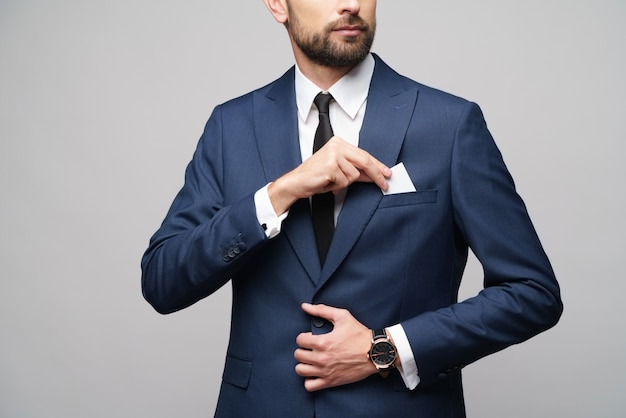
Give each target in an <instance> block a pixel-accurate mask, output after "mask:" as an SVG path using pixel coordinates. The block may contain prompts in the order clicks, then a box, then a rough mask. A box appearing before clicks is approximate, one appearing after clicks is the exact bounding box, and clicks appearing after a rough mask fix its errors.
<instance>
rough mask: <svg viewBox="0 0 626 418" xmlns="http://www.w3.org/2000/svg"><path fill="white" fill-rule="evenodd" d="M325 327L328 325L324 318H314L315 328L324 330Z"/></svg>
mask: <svg viewBox="0 0 626 418" xmlns="http://www.w3.org/2000/svg"><path fill="white" fill-rule="evenodd" d="M324 325H326V321H324V320H323V319H322V318H313V326H314V327H315V328H322V327H323V326H324Z"/></svg>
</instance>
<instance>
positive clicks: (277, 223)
mask: <svg viewBox="0 0 626 418" xmlns="http://www.w3.org/2000/svg"><path fill="white" fill-rule="evenodd" d="M270 184H271V183H268V184H266V185H265V186H264V187H263V188H262V189H259V190H257V192H256V193H255V194H254V206H255V209H256V217H257V220H258V221H259V225H261V227H263V230H264V231H265V235H266V236H267V237H268V238H274V237H275V236H276V235H278V234H279V233H280V228H281V226H282V224H283V220H284V219H285V218H286V217H287V215H288V214H289V211H286V212H285V213H283V214H282V215H280V216H279V215H276V212H274V207H273V206H272V202H271V201H270V195H269V194H268V193H267V188H268V186H269V185H270Z"/></svg>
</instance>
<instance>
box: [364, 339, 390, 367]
mask: <svg viewBox="0 0 626 418" xmlns="http://www.w3.org/2000/svg"><path fill="white" fill-rule="evenodd" d="M370 358H371V359H372V361H373V362H374V364H376V365H378V366H390V365H391V364H393V362H394V360H395V359H396V349H395V347H394V346H393V345H392V344H391V343H390V342H388V341H379V342H377V343H376V344H374V345H373V346H372V349H371V350H370Z"/></svg>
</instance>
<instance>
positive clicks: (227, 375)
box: [222, 356, 252, 389]
mask: <svg viewBox="0 0 626 418" xmlns="http://www.w3.org/2000/svg"><path fill="white" fill-rule="evenodd" d="M251 371H252V362H251V361H248V360H241V359H238V358H235V357H231V356H226V365H225V366H224V374H223V375H222V379H223V380H224V381H225V382H228V383H230V384H231V385H235V386H237V387H240V388H242V389H245V388H247V387H248V382H249V381H250V372H251Z"/></svg>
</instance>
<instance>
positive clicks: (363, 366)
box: [294, 303, 377, 392]
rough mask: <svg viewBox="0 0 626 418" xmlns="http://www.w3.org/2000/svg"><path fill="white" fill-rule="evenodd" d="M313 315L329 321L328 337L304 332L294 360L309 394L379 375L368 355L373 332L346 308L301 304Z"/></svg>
mask: <svg viewBox="0 0 626 418" xmlns="http://www.w3.org/2000/svg"><path fill="white" fill-rule="evenodd" d="M302 310H304V312H306V313H308V314H309V315H311V316H317V317H320V318H324V319H326V320H327V321H330V322H331V323H332V324H333V326H334V328H333V330H332V331H331V332H330V333H328V334H322V335H313V334H312V333H310V332H307V333H302V334H300V335H298V337H297V338H296V343H297V344H298V347H299V348H298V349H297V350H296V351H295V353H294V357H295V358H296V360H297V361H298V362H299V363H298V364H297V365H296V373H297V374H298V375H299V376H302V377H304V378H305V381H304V387H305V389H306V390H307V391H309V392H313V391H316V390H321V389H326V388H330V387H334V386H340V385H345V384H348V383H354V382H358V381H360V380H363V379H365V378H366V377H368V376H369V375H371V374H374V373H376V372H377V369H376V367H375V366H374V364H372V362H371V361H370V359H369V358H368V356H367V353H368V352H369V350H370V347H371V342H372V331H371V330H369V329H368V328H367V327H365V326H364V325H363V324H361V323H360V322H359V321H357V320H356V319H355V318H354V317H353V316H352V314H350V312H348V311H347V310H346V309H338V308H333V307H330V306H326V305H311V304H308V303H303V304H302Z"/></svg>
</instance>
